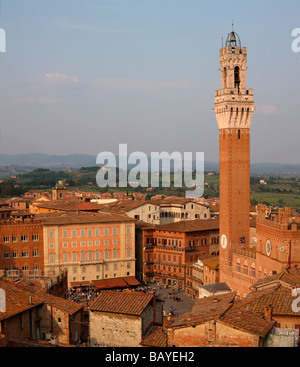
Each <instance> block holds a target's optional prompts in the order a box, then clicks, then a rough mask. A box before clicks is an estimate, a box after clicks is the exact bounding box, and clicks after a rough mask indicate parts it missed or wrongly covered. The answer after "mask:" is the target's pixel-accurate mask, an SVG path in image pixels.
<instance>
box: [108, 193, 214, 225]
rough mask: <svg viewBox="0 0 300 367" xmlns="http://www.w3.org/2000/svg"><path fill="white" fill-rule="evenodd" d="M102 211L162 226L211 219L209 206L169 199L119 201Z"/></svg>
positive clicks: (180, 199) (188, 200) (186, 200)
mask: <svg viewBox="0 0 300 367" xmlns="http://www.w3.org/2000/svg"><path fill="white" fill-rule="evenodd" d="M101 210H102V211H108V212H112V213H118V214H124V215H127V216H129V217H131V218H134V219H136V220H138V221H142V222H145V223H149V224H154V225H160V224H170V223H176V222H181V221H184V220H194V219H210V209H209V207H208V206H206V205H203V204H200V203H197V202H195V201H193V200H191V199H186V198H181V197H168V198H165V199H159V200H158V199H155V200H154V199H153V200H133V201H132V200H119V201H118V202H116V203H111V204H108V205H103V206H102V209H101Z"/></svg>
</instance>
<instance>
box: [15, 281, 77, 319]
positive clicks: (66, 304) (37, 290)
mask: <svg viewBox="0 0 300 367" xmlns="http://www.w3.org/2000/svg"><path fill="white" fill-rule="evenodd" d="M13 285H14V286H15V287H16V288H18V289H20V290H23V291H24V292H27V293H28V294H30V295H32V296H34V297H38V298H39V299H40V300H41V301H42V302H43V303H46V304H48V305H51V306H53V307H55V308H57V309H58V310H61V311H63V312H65V313H66V314H68V315H73V314H74V313H76V312H78V311H80V310H81V309H83V306H82V305H81V304H79V303H76V302H72V301H69V300H66V299H64V298H61V297H56V296H53V295H51V294H48V293H46V292H45V291H44V290H43V289H42V287H40V286H39V285H37V284H34V283H32V282H28V281H26V280H24V279H19V280H17V281H15V282H14V283H13Z"/></svg>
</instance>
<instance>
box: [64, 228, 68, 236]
mask: <svg viewBox="0 0 300 367" xmlns="http://www.w3.org/2000/svg"><path fill="white" fill-rule="evenodd" d="M63 238H68V231H67V230H63Z"/></svg>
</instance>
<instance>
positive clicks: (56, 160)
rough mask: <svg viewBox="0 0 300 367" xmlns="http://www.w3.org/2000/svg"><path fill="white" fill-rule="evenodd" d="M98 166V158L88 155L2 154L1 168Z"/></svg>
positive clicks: (0, 157)
mask: <svg viewBox="0 0 300 367" xmlns="http://www.w3.org/2000/svg"><path fill="white" fill-rule="evenodd" d="M95 165H96V157H95V156H90V155H87V154H71V155H48V154H39V153H28V154H15V155H7V154H0V166H21V167H31V168H51V169H55V168H57V169H60V168H80V167H90V166H95Z"/></svg>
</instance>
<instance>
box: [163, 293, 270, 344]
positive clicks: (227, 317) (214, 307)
mask: <svg viewBox="0 0 300 367" xmlns="http://www.w3.org/2000/svg"><path fill="white" fill-rule="evenodd" d="M234 298H235V293H228V294H225V295H219V296H214V297H207V298H203V299H199V300H197V301H196V303H195V305H194V307H193V310H192V312H190V313H187V314H185V315H183V316H182V317H181V318H179V319H178V320H177V321H176V322H174V323H173V324H171V325H170V326H169V327H171V328H182V327H187V326H193V325H199V324H203V323H205V322H207V321H210V320H217V321H218V322H221V323H223V324H226V325H228V326H230V327H233V328H236V329H239V330H242V331H246V332H248V333H251V334H254V335H258V336H261V337H265V336H266V335H267V334H268V332H269V331H270V330H271V329H272V327H273V326H274V324H275V321H268V320H265V319H263V318H262V316H260V315H258V314H256V313H253V312H249V311H248V310H244V309H242V308H236V307H234V305H235V303H234Z"/></svg>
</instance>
